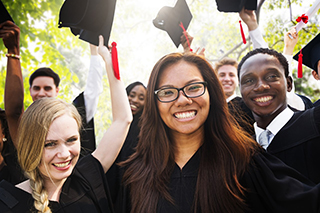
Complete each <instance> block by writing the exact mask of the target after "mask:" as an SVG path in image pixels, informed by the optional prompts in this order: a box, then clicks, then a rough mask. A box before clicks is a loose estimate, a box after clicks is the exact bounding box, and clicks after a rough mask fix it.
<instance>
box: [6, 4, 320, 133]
mask: <svg viewBox="0 0 320 213" xmlns="http://www.w3.org/2000/svg"><path fill="white" fill-rule="evenodd" d="M139 1H140V2H141V1H142V0H136V1H132V0H130V1H129V0H119V1H117V6H116V12H115V18H114V23H113V27H112V29H113V30H112V32H111V38H110V41H117V43H118V53H119V66H120V69H121V73H122V80H123V81H124V82H125V84H129V83H131V82H133V81H135V80H140V81H143V82H144V83H145V82H146V80H147V79H148V76H149V73H150V71H151V70H152V67H153V65H154V64H155V62H156V61H157V60H158V59H159V58H160V57H162V56H163V55H165V54H167V53H169V52H175V51H182V49H181V47H179V48H180V49H179V48H178V49H177V48H176V47H175V46H174V45H173V44H172V42H171V40H170V38H169V37H168V35H167V33H166V32H164V31H161V30H159V29H156V28H155V27H154V26H153V25H152V20H153V19H154V18H155V17H156V14H157V12H158V11H159V9H160V8H159V9H157V10H153V9H154V8H151V7H153V4H160V3H159V1H154V0H151V1H154V2H153V3H150V0H149V1H145V2H144V4H141V3H140V4H138V2H139ZM260 1H261V0H259V1H258V2H260ZM2 2H3V3H4V5H5V6H6V8H7V9H8V11H9V13H10V14H11V16H12V18H13V19H14V21H15V23H16V24H17V25H18V26H19V27H20V30H21V36H20V46H21V56H22V59H21V66H22V72H23V77H24V88H25V101H24V104H25V108H27V107H28V106H29V105H30V103H31V102H32V100H31V97H30V95H29V82H28V81H29V76H30V74H31V73H32V72H33V71H34V70H35V69H37V68H39V67H42V66H48V67H51V68H52V69H53V70H55V71H56V72H57V73H58V74H59V75H60V77H61V84H60V92H59V98H62V99H64V100H66V101H68V102H71V101H72V100H73V98H75V97H76V96H77V95H78V93H79V92H81V91H83V89H84V86H85V82H86V77H87V70H88V65H87V64H86V63H85V60H86V59H89V46H88V44H87V43H86V42H83V41H81V40H79V39H78V38H77V37H75V36H73V35H72V33H71V32H70V30H69V29H68V28H60V29H59V28H58V27H57V26H58V18H59V16H58V15H59V10H60V7H61V5H62V4H63V0H44V1H43V0H2ZM162 2H163V5H162V6H165V5H167V6H173V5H174V3H175V2H176V1H175V0H166V1H164V0H161V3H162ZM168 2H169V3H171V5H170V4H169V3H168ZM308 2H311V1H309V0H308ZM312 2H313V1H312ZM167 3H168V4H167ZM187 3H188V4H189V7H190V10H191V11H192V14H193V20H192V21H191V23H190V26H189V28H188V32H189V33H190V34H191V35H192V36H194V41H193V42H192V48H193V49H196V48H197V47H205V48H206V52H205V53H206V58H207V59H208V60H210V61H211V62H215V61H216V60H218V59H220V58H221V57H225V56H228V57H232V58H236V59H238V60H240V59H241V58H242V57H243V56H244V54H246V53H247V52H248V51H250V50H252V48H253V47H252V44H251V43H250V42H248V43H247V44H246V45H244V44H242V40H241V36H240V31H239V15H238V13H222V12H219V11H217V9H216V4H215V2H214V1H212V0H187ZM302 3H303V4H302ZM145 4H149V5H150V8H145V7H144V5H145ZM291 4H292V5H293V6H294V7H292V8H299V6H306V4H309V3H306V0H291ZM307 6H308V5H307ZM303 12H304V11H303ZM301 13H302V10H301V9H293V10H292V20H290V15H289V14H290V10H289V4H288V1H287V0H268V1H265V2H264V4H263V5H262V8H261V10H260V19H259V20H260V23H259V24H260V29H261V30H262V31H263V33H264V39H265V40H266V42H267V44H268V45H269V47H271V48H273V49H275V50H278V51H280V52H282V50H283V46H284V42H283V35H284V32H286V31H288V30H289V29H290V28H291V27H292V26H294V25H295V24H296V23H295V19H296V18H297V16H299V15H301ZM318 26H319V21H318V18H317V17H313V18H312V19H311V20H310V21H309V23H308V25H307V27H306V28H304V29H302V30H301V31H300V33H299V42H298V44H297V45H296V47H295V52H298V51H299V49H300V48H302V47H303V46H304V45H305V44H307V43H308V42H309V41H310V40H311V39H312V38H313V37H314V36H315V35H317V34H318V32H319V27H318ZM243 27H244V31H245V34H246V36H247V38H248V31H247V28H246V26H245V25H244V24H243ZM137 35H138V36H137ZM139 36H140V37H143V39H141V40H140V37H139ZM5 53H6V48H5V47H4V45H3V43H2V42H0V77H1V80H0V94H4V86H5V76H6V60H7V59H6V57H5V56H4V55H5ZM294 67H296V66H295V65H294ZM294 73H295V71H294ZM309 78H312V77H310V70H309V71H308V70H307V69H305V70H304V78H303V79H297V78H296V77H295V74H294V80H295V85H296V91H297V93H301V94H303V95H306V96H308V97H310V98H311V99H313V100H315V99H317V98H319V94H320V93H319V89H317V88H316V87H313V86H311V85H309V80H310V79H309ZM103 84H104V91H103V93H102V94H101V95H100V100H99V105H98V111H97V114H96V116H95V119H96V122H95V125H96V134H97V138H101V137H102V134H103V131H101V130H105V128H106V126H109V125H110V123H111V120H112V116H111V106H110V96H109V88H108V87H107V86H106V85H107V79H106V76H104V79H103ZM318 84H319V82H318ZM3 105H4V104H3V95H0V107H2V108H3Z"/></svg>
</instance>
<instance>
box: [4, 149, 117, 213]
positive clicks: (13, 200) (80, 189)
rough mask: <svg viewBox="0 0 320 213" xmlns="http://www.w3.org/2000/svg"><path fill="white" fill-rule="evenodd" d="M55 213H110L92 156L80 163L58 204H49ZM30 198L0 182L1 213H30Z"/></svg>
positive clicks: (101, 176)
mask: <svg viewBox="0 0 320 213" xmlns="http://www.w3.org/2000/svg"><path fill="white" fill-rule="evenodd" d="M49 207H50V208H51V210H52V212H54V213H63V212H64V213H65V212H77V213H88V212H90V213H98V212H99V213H101V212H105V213H109V212H113V208H112V203H111V199H110V195H109V190H108V186H107V183H106V179H105V176H104V170H103V168H102V166H101V164H100V162H99V161H98V160H97V159H96V158H94V157H93V156H92V155H87V156H86V157H83V158H81V159H80V160H79V162H78V163H77V165H76V167H75V168H74V170H73V173H72V175H70V176H69V177H68V178H67V180H66V182H65V183H64V185H63V187H62V192H61V194H60V199H59V203H58V202H54V201H50V204H49ZM33 209H34V207H33V198H32V195H31V194H29V193H27V192H25V191H24V190H21V189H19V188H17V187H14V186H13V185H11V184H9V183H8V182H6V181H2V182H0V212H2V213H9V212H10V213H23V212H30V210H33Z"/></svg>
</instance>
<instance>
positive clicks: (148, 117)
mask: <svg viewBox="0 0 320 213" xmlns="http://www.w3.org/2000/svg"><path fill="white" fill-rule="evenodd" d="M141 118H142V120H141V131H140V135H139V142H138V145H137V148H136V152H135V153H134V154H133V155H131V156H130V157H129V158H128V159H127V160H126V161H125V162H122V166H123V168H124V170H125V171H124V174H123V179H122V181H123V186H122V188H121V190H120V192H119V194H118V199H117V200H116V201H115V204H116V205H115V210H116V212H131V213H140V212H143V213H144V212H161V213H162V212H163V213H171V212H179V213H180V212H181V213H182V212H183V213H188V212H203V213H210V212H218V213H225V212H237V213H239V212H302V211H304V212H318V211H319V200H318V199H319V189H318V188H316V187H314V185H313V184H312V183H311V182H309V181H308V180H306V179H305V178H304V177H302V176H301V175H300V174H299V173H297V172H296V171H294V170H292V169H291V168H289V167H287V166H285V164H283V163H282V162H281V161H279V160H278V159H276V158H275V157H272V156H269V155H268V154H267V153H265V152H264V150H263V149H262V148H261V147H260V146H259V145H258V144H257V143H256V142H255V141H254V140H253V139H252V138H251V137H250V136H249V135H248V134H247V133H245V132H243V131H242V130H240V128H238V126H237V124H236V121H235V120H234V119H233V118H232V116H230V114H229V112H228V107H227V103H226V100H225V96H224V93H223V90H222V88H221V85H220V83H219V80H218V78H217V76H216V74H215V73H214V72H213V68H212V66H211V65H210V63H209V62H207V61H206V60H205V59H204V58H203V57H201V56H198V55H195V54H192V53H184V54H181V53H172V54H169V55H166V56H164V57H163V58H161V59H160V60H159V61H158V62H157V63H156V65H155V66H154V68H153V70H152V73H151V76H150V78H149V82H148V88H147V97H146V103H145V106H144V111H143V114H142V116H141Z"/></svg>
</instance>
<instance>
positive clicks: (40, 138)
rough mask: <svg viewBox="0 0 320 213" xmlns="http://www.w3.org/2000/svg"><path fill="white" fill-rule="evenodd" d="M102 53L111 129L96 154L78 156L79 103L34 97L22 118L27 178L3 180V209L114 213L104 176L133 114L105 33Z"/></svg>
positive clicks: (20, 146)
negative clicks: (22, 180)
mask: <svg viewBox="0 0 320 213" xmlns="http://www.w3.org/2000/svg"><path fill="white" fill-rule="evenodd" d="M99 54H100V55H101V56H102V57H103V59H104V61H105V64H106V71H107V75H108V80H109V85H110V93H111V104H112V109H113V110H112V115H113V123H112V124H111V126H110V128H109V129H110V130H107V131H105V134H104V137H103V138H102V140H101V142H100V143H99V146H98V147H97V149H96V150H95V151H94V152H93V153H92V154H89V155H86V156H84V157H83V158H81V160H79V161H78V159H79V154H80V136H79V130H80V128H81V123H82V122H81V117H80V115H79V113H78V111H77V110H76V108H75V106H73V105H72V104H68V103H66V102H64V101H62V100H59V99H55V98H47V97H45V98H41V99H38V100H36V101H34V102H33V103H32V104H31V105H30V106H29V107H28V110H26V111H25V112H24V114H23V116H22V118H21V121H20V124H19V131H18V132H19V134H18V138H17V142H18V147H17V153H18V160H19V163H20V165H21V168H22V169H23V170H24V172H25V174H26V175H27V177H28V180H26V181H24V182H22V183H20V184H18V185H16V186H15V187H14V186H13V185H11V184H9V183H8V182H6V181H2V182H0V189H1V192H2V193H1V194H0V209H1V211H4V212H14V213H15V212H29V211H32V212H45V213H50V212H55V213H56V212H57V213H58V212H112V206H111V205H112V204H111V203H110V202H109V200H110V199H109V193H108V186H107V183H106V180H105V178H103V176H104V174H105V172H106V171H107V170H108V169H109V168H110V166H111V165H112V163H113V161H114V160H115V158H116V156H117V155H118V153H119V151H120V148H121V147H122V145H123V142H124V140H125V137H126V134H127V132H128V128H129V125H130V122H131V120H132V114H131V111H130V107H129V104H128V98H127V96H126V92H125V89H124V85H123V83H122V82H121V81H119V80H118V79H116V78H115V76H114V74H113V73H114V72H113V68H112V64H111V55H110V52H109V50H108V49H107V47H105V46H104V45H103V37H102V36H100V42H99ZM3 194H5V196H2V195H3ZM8 197H9V199H4V198H8ZM12 202H14V204H13V205H12Z"/></svg>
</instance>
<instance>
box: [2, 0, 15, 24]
mask: <svg viewBox="0 0 320 213" xmlns="http://www.w3.org/2000/svg"><path fill="white" fill-rule="evenodd" d="M5 21H12V22H14V21H13V19H12V18H11V16H10V14H9V13H8V11H7V9H6V7H5V6H4V5H3V3H2V1H0V23H3V22H5Z"/></svg>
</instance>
